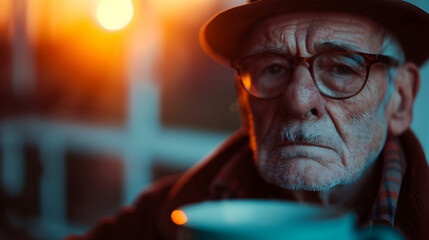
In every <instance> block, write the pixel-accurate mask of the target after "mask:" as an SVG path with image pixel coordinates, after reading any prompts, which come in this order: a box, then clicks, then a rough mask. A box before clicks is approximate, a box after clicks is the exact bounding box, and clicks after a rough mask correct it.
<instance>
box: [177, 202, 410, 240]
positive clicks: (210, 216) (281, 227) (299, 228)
mask: <svg viewBox="0 0 429 240" xmlns="http://www.w3.org/2000/svg"><path fill="white" fill-rule="evenodd" d="M178 210H179V212H180V213H181V215H182V217H181V219H182V222H180V230H179V232H178V236H177V239H178V240H215V239H216V240H233V239H234V240H235V239H248V240H257V239H258V240H280V239H281V240H401V239H404V238H403V237H402V236H401V235H400V234H399V233H398V232H397V231H395V230H393V229H392V228H389V227H372V228H367V229H364V230H358V229H357V227H356V218H355V216H354V214H352V213H344V212H342V211H338V210H336V209H333V208H323V207H319V206H317V205H310V204H301V203H296V202H287V201H278V200H224V201H208V202H202V203H197V204H192V205H187V206H184V207H182V208H180V209H178ZM176 212H177V211H176ZM176 222H177V221H176Z"/></svg>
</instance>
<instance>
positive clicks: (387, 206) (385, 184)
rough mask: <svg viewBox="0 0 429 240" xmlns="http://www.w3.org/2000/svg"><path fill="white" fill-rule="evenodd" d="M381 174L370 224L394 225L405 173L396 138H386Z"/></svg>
mask: <svg viewBox="0 0 429 240" xmlns="http://www.w3.org/2000/svg"><path fill="white" fill-rule="evenodd" d="M381 158H382V161H383V172H382V176H381V182H380V187H379V191H378V197H377V200H376V201H375V204H374V207H373V210H372V222H371V225H373V224H375V223H385V224H388V225H390V226H393V224H394V217H395V212H396V206H397V204H398V198H399V190H400V189H401V182H402V177H403V176H404V173H405V158H404V155H403V152H402V149H401V146H400V144H399V142H398V139H397V138H388V139H387V141H386V145H385V146H384V149H383V151H382V153H381Z"/></svg>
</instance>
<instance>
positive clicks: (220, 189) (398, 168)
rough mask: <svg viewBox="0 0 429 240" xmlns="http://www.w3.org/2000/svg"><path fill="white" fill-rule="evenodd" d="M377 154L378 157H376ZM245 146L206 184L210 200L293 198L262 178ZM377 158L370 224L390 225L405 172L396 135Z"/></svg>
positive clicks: (391, 224)
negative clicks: (376, 187) (378, 165)
mask: <svg viewBox="0 0 429 240" xmlns="http://www.w3.org/2000/svg"><path fill="white" fill-rule="evenodd" d="M380 158H381V159H380ZM249 159H253V158H252V153H251V151H250V150H249V149H248V148H247V147H243V148H242V149H241V150H239V151H238V152H237V154H236V155H234V156H233V157H232V158H231V159H230V160H229V161H228V162H227V164H225V166H224V167H223V168H222V170H221V171H220V172H219V173H218V174H217V176H216V177H215V178H214V180H213V181H212V183H211V185H210V189H209V192H210V195H211V196H210V198H211V199H213V200H219V199H233V198H271V199H283V200H292V201H293V200H296V199H295V198H294V197H293V195H291V194H290V191H285V190H284V189H281V188H280V187H277V186H274V185H271V184H268V183H266V182H265V181H263V180H262V179H261V178H260V177H259V174H258V173H257V170H256V168H255V164H254V163H253V161H250V160H249ZM378 160H381V161H382V165H383V166H382V168H383V170H382V173H381V181H380V186H379V191H378V195H377V198H376V200H375V203H374V205H373V207H372V214H371V215H370V219H369V220H370V225H374V224H376V225H378V224H383V225H390V226H393V223H394V217H395V212H396V206H397V202H398V197H399V190H400V187H401V182H402V177H403V175H404V173H405V159H404V156H403V153H402V149H401V146H400V144H399V142H398V139H397V138H396V137H388V138H387V140H386V144H385V146H384V148H383V150H382V152H381V154H380V157H379V159H378Z"/></svg>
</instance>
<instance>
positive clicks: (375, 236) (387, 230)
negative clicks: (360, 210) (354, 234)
mask: <svg viewBox="0 0 429 240" xmlns="http://www.w3.org/2000/svg"><path fill="white" fill-rule="evenodd" d="M357 239H358V240H405V238H404V237H403V236H402V234H401V233H399V232H398V231H397V230H395V229H393V228H392V227H389V226H373V227H368V228H366V229H364V230H361V231H359V233H358V238H357Z"/></svg>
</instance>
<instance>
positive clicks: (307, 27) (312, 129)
mask: <svg viewBox="0 0 429 240" xmlns="http://www.w3.org/2000/svg"><path fill="white" fill-rule="evenodd" d="M382 32H383V31H382V28H381V27H380V26H379V25H377V24H376V23H374V22H372V21H371V20H369V19H366V18H363V17H360V16H355V15H349V14H345V13H314V12H306V13H296V14H289V15H282V16H277V17H273V18H270V19H268V20H266V21H264V22H262V23H261V24H259V25H258V26H257V27H256V28H255V29H254V31H253V33H252V34H251V35H250V37H249V38H248V41H247V43H246V45H245V47H244V49H243V52H242V56H243V57H245V56H248V55H253V54H257V53H262V52H264V51H267V50H272V49H278V50H280V51H281V52H282V53H284V54H285V55H288V56H291V57H295V56H304V57H308V56H313V55H315V54H317V53H319V52H322V51H327V50H330V48H346V49H350V50H353V51H358V52H364V53H379V49H380V47H381V46H382V43H383V39H384V35H383V34H382ZM332 50H335V49H332ZM386 77H387V76H386V66H384V65H382V64H374V65H373V66H372V68H371V72H370V74H369V78H368V82H367V83H366V86H365V88H364V89H363V90H362V91H361V92H360V93H359V94H358V95H356V96H354V97H352V98H349V99H345V100H334V99H330V98H327V97H324V96H322V95H321V94H320V92H319V91H318V89H317V87H316V86H315V84H314V82H313V80H312V77H311V74H310V72H309V68H308V64H307V63H301V64H299V65H298V66H296V67H295V70H294V72H293V75H292V77H291V79H290V81H289V82H288V83H287V84H286V86H285V89H284V91H283V94H282V95H281V96H280V97H279V98H276V99H273V100H261V99H256V98H254V97H251V96H250V95H249V94H248V93H244V91H243V94H244V95H243V96H244V98H245V104H244V105H245V106H244V107H245V108H247V110H248V112H249V115H248V117H249V125H250V136H251V144H252V150H253V153H254V158H255V161H256V165H257V168H258V170H259V172H260V174H261V176H262V177H263V178H264V179H265V180H266V181H268V182H271V183H273V184H276V185H278V186H281V187H283V188H287V189H296V190H301V189H302V190H317V191H319V190H322V191H323V190H328V189H330V188H332V187H333V186H336V185H338V184H347V183H350V182H352V181H353V180H355V179H357V178H358V177H359V176H360V174H361V173H362V172H363V170H364V169H365V167H366V166H368V165H370V164H371V163H372V162H373V161H374V160H375V158H376V157H377V155H378V153H379V152H380V150H381V148H382V146H383V145H384V141H385V138H386V135H387V121H388V118H389V112H388V110H385V102H384V101H385V100H386V99H385V98H386V94H387V90H388V82H387V79H386ZM243 96H242V97H243ZM386 109H387V108H386Z"/></svg>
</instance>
